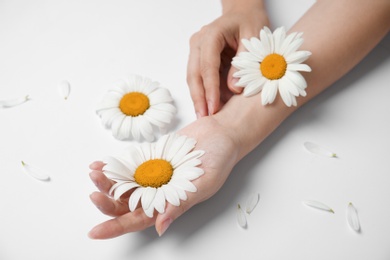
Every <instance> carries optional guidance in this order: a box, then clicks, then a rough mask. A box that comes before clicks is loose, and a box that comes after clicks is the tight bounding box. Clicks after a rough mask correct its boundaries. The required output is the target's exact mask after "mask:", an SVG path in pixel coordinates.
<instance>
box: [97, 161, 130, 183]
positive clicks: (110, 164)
mask: <svg viewBox="0 0 390 260" xmlns="http://www.w3.org/2000/svg"><path fill="white" fill-rule="evenodd" d="M103 162H104V163H105V165H104V166H103V173H104V174H105V175H106V176H107V177H108V178H111V177H112V175H117V177H119V178H121V179H122V180H125V181H127V180H132V176H133V172H131V171H130V169H129V168H128V167H127V166H126V165H125V164H123V163H122V161H120V160H118V159H117V158H115V157H112V156H107V157H105V158H104V159H103Z"/></svg>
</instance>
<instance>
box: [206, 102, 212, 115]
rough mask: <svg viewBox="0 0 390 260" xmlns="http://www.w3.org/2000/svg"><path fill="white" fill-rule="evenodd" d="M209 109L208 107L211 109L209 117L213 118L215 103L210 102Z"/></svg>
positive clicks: (208, 103)
mask: <svg viewBox="0 0 390 260" xmlns="http://www.w3.org/2000/svg"><path fill="white" fill-rule="evenodd" d="M207 107H208V109H209V116H211V115H212V114H214V109H213V102H211V101H208V102H207Z"/></svg>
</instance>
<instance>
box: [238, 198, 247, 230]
mask: <svg viewBox="0 0 390 260" xmlns="http://www.w3.org/2000/svg"><path fill="white" fill-rule="evenodd" d="M237 221H238V224H239V225H240V227H242V228H246V226H247V224H246V217H245V213H244V211H243V210H242V208H241V206H240V204H238V205H237Z"/></svg>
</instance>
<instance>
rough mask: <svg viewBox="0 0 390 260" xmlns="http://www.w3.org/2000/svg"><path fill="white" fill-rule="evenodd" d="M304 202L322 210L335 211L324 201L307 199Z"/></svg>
mask: <svg viewBox="0 0 390 260" xmlns="http://www.w3.org/2000/svg"><path fill="white" fill-rule="evenodd" d="M303 204H305V205H307V206H309V207H312V208H316V209H321V210H325V211H329V212H331V213H334V210H333V209H331V208H330V207H329V206H327V205H325V204H324V203H322V202H318V201H314V200H305V201H303Z"/></svg>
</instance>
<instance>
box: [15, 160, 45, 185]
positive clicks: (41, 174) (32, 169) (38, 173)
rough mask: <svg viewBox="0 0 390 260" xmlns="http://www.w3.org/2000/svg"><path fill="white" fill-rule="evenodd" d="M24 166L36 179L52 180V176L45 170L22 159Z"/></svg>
mask: <svg viewBox="0 0 390 260" xmlns="http://www.w3.org/2000/svg"><path fill="white" fill-rule="evenodd" d="M22 166H23V169H24V170H25V172H26V173H28V174H29V175H31V176H32V177H34V178H35V179H37V180H40V181H50V176H49V175H48V174H46V173H45V172H44V171H43V170H41V169H38V168H36V167H34V166H31V165H29V164H27V163H25V162H24V161H22Z"/></svg>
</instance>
